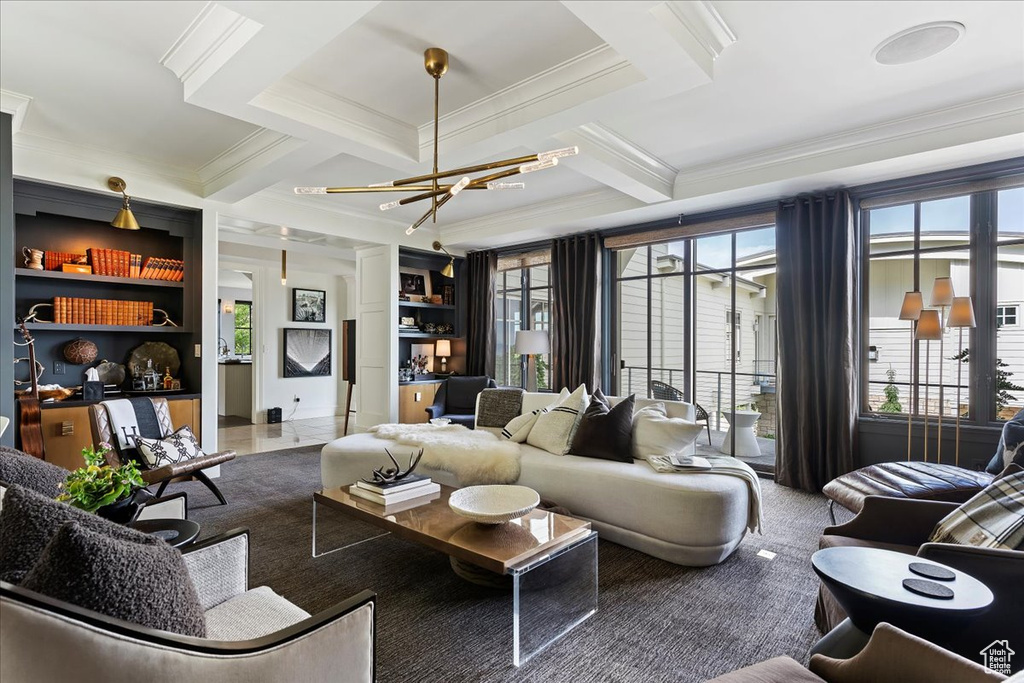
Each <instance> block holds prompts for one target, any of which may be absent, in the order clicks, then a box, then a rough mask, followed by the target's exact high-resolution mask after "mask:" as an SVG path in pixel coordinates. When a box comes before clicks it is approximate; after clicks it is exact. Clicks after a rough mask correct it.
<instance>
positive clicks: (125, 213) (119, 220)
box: [107, 176, 139, 230]
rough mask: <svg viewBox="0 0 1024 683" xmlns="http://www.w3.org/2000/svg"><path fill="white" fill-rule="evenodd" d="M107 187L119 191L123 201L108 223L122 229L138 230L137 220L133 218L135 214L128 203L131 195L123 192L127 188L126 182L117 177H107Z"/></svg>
mask: <svg viewBox="0 0 1024 683" xmlns="http://www.w3.org/2000/svg"><path fill="white" fill-rule="evenodd" d="M107 187H109V188H110V189H111V190H113V191H114V192H120V193H121V195H122V196H123V197H124V203H123V204H122V205H121V209H120V210H119V211H118V212H117V215H116V216H114V220H112V221H110V224H111V225H113V226H114V227H115V228H121V229H122V230H138V229H139V222H138V221H137V220H135V214H133V213H132V207H131V205H130V204H129V202H130V201H131V197H129V196H128V194H127V193H126V192H125V190H126V189H127V188H128V185H127V183H125V182H124V181H123V180H121V179H120V178H118V177H116V176H115V177H112V178H107Z"/></svg>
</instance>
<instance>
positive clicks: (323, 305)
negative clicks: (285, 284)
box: [292, 287, 327, 323]
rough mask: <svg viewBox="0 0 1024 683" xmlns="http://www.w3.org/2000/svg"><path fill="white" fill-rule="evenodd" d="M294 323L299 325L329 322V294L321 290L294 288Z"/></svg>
mask: <svg viewBox="0 0 1024 683" xmlns="http://www.w3.org/2000/svg"><path fill="white" fill-rule="evenodd" d="M292 321H293V322H297V323H323V322H327V292H325V291H323V290H320V289H299V288H298V287H292Z"/></svg>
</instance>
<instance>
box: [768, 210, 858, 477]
mask: <svg viewBox="0 0 1024 683" xmlns="http://www.w3.org/2000/svg"><path fill="white" fill-rule="evenodd" d="M852 219H853V211H852V209H851V206H850V198H849V195H848V194H847V193H846V192H837V193H835V194H829V195H820V196H800V197H797V198H795V199H793V200H788V201H783V202H780V203H779V206H778V210H777V215H776V242H777V244H776V246H777V254H778V264H779V265H778V276H777V277H778V280H777V286H778V294H777V302H778V304H777V312H776V315H777V321H778V330H779V369H778V375H779V388H778V429H779V448H778V451H777V453H776V460H775V480H776V481H777V482H779V483H780V484H783V485H785V486H791V487H795V488H801V489H804V490H807V491H815V492H817V491H821V487H822V486H824V485H825V484H826V483H828V482H829V481H830V480H832V479H834V478H835V477H838V476H839V475H841V474H845V473H846V472H849V471H851V470H853V469H854V436H855V421H856V409H857V406H856V396H857V389H856V388H857V372H856V365H855V362H856V356H857V353H856V343H855V339H856V324H855V320H856V319H857V318H856V316H857V303H858V296H857V286H856V273H857V262H856V255H857V249H856V240H855V237H854V231H853V220H852Z"/></svg>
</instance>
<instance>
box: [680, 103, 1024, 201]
mask: <svg viewBox="0 0 1024 683" xmlns="http://www.w3.org/2000/svg"><path fill="white" fill-rule="evenodd" d="M1021 132H1024V90H1020V91H1014V92H1010V93H1005V94H1002V95H997V96H995V97H990V98H987V99H983V100H976V101H973V102H967V103H964V104H959V105H954V106H951V107H946V108H943V109H938V110H935V111H930V112H925V113H922V114H916V115H913V116H907V117H904V118H901V119H896V120H892V121H886V122H883V123H880V124H876V125H872V126H865V127H862V128H857V129H854V130H849V131H844V132H842V133H837V134H834V135H826V136H822V137H818V138H814V139H812V140H807V141H805V142H800V143H797V144H794V145H784V146H780V147H774V148H771V149H767V150H764V151H761V152H757V153H750V154H744V155H743V156H742V157H737V158H732V159H726V160H722V161H718V162H712V163H709V164H703V165H701V166H697V167H693V168H687V169H683V170H682V171H681V172H680V173H679V174H678V175H677V176H676V181H675V192H674V197H675V198H676V199H685V198H687V197H692V196H697V195H702V194H709V193H712V192H718V191H723V190H726V189H731V188H733V187H740V186H748V185H757V184H760V183H763V182H770V181H773V180H779V179H782V178H786V177H794V176H796V175H806V174H809V173H816V172H821V171H825V170H831V169H841V168H847V167H850V166H855V165H859V164H863V163H870V162H873V161H879V160H882V159H887V158H892V157H897V156H904V155H909V154H917V153H921V152H927V151H932V150H935V149H941V148H945V147H951V146H955V145H961V144H967V143H971V142H977V141H980V140H985V139H992V138H997V137H1002V136H1005V135H1013V134H1019V133H1021Z"/></svg>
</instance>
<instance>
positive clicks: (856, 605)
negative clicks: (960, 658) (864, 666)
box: [811, 547, 993, 658]
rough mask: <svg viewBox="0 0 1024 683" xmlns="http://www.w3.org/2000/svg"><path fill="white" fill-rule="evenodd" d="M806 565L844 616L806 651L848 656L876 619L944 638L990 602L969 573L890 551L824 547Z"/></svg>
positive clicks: (986, 591)
mask: <svg viewBox="0 0 1024 683" xmlns="http://www.w3.org/2000/svg"><path fill="white" fill-rule="evenodd" d="M911 564H914V565H915V567H914V569H913V570H912V569H911V567H910V565H911ZM921 565H925V566H923V567H922V566H921ZM811 566H812V567H814V571H815V572H816V573H817V574H818V576H819V577H821V581H822V583H824V584H825V586H826V587H827V588H828V590H829V591H831V593H832V595H833V596H834V597H835V599H836V601H838V602H839V604H840V605H841V606H842V607H843V609H844V610H845V611H846V614H847V615H849V616H848V618H847V619H846V620H845V621H843V622H842V623H841V624H839V625H838V626H836V627H835V628H834V629H832V630H831V631H829V632H828V633H827V634H826V635H825V636H824V637H823V638H822V639H821V640H819V641H818V643H817V644H816V645H815V646H814V647H813V648H812V649H811V654H823V655H826V656H828V657H837V658H848V657H851V656H853V655H854V654H856V653H857V652H859V651H860V650H861V649H862V648H863V647H864V645H865V644H867V641H868V638H870V636H871V632H872V631H873V630H874V629H875V626H877V625H878V623H879V622H882V621H885V622H887V623H889V624H892V625H893V626H896V627H897V628H901V629H903V630H904V631H907V632H908V633H913V634H914V635H917V636H920V637H922V638H924V639H926V640H929V635H930V634H936V635H938V634H941V635H943V636H949V635H950V634H951V633H955V632H956V631H958V630H961V629H964V628H966V627H968V626H969V625H970V623H971V621H972V620H973V619H974V618H975V617H977V616H978V615H979V614H981V613H983V612H984V611H985V610H987V609H988V608H989V606H990V605H991V604H992V600H993V596H992V591H990V590H989V589H988V586H986V585H985V584H983V583H982V582H981V581H978V580H977V579H975V578H974V577H973V576H971V575H969V574H965V573H964V572H961V571H957V570H956V569H953V568H952V567H947V566H946V565H944V564H940V563H938V562H932V561H930V560H924V559H921V558H919V557H915V556H914V555H907V554H906V553H898V552H894V551H891V550H881V549H879V548H862V547H837V548H825V549H823V550H819V551H818V552H816V553H814V555H812V556H811ZM922 572H923V573H922ZM929 574H930V575H942V576H945V577H946V578H944V579H933V578H930V577H929V576H928V575H929ZM950 576H952V578H948V577H950ZM908 580H909V581H908ZM922 581H923V582H924V583H921V582H922ZM925 593H933V594H936V595H937V594H941V595H942V597H937V596H933V595H928V594H925Z"/></svg>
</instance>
